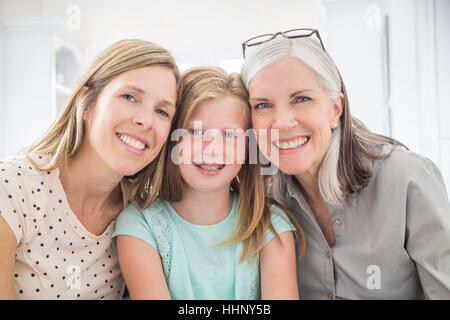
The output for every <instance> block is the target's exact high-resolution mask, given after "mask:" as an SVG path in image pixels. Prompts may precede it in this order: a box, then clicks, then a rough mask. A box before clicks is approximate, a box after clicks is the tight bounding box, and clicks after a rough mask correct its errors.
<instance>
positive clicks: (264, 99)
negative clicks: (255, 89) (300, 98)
mask: <svg viewBox="0 0 450 320" xmlns="http://www.w3.org/2000/svg"><path fill="white" fill-rule="evenodd" d="M305 91H312V89H302V90H298V91H295V92H294V93H292V94H291V96H290V98H291V99H292V98H293V97H295V96H296V95H298V94H301V93H304V92H305ZM249 100H255V101H264V102H266V101H269V100H268V99H266V98H250V99H249Z"/></svg>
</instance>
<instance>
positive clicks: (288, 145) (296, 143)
mask: <svg viewBox="0 0 450 320" xmlns="http://www.w3.org/2000/svg"><path fill="white" fill-rule="evenodd" d="M309 139H310V137H308V136H303V137H300V138H296V139H292V140H290V141H273V142H272V143H273V145H274V146H276V147H277V148H278V149H281V150H291V149H297V148H299V147H301V146H303V145H304V144H305V143H307V142H308V141H309Z"/></svg>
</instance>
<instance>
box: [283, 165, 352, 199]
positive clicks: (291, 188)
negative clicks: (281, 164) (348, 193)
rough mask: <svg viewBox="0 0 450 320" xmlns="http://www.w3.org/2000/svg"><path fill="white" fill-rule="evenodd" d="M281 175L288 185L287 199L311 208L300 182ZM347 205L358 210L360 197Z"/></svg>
mask: <svg viewBox="0 0 450 320" xmlns="http://www.w3.org/2000/svg"><path fill="white" fill-rule="evenodd" d="M279 174H281V180H282V181H284V183H285V184H286V191H287V197H288V198H294V199H296V200H297V201H298V202H299V203H300V204H301V205H302V206H303V207H309V206H308V204H307V202H306V199H305V198H304V196H303V193H302V191H301V189H300V188H299V186H298V182H297V181H296V180H295V177H294V176H291V175H287V174H284V173H282V172H280V173H279ZM347 203H348V204H349V205H351V206H352V207H354V208H356V206H357V204H358V197H357V196H356V197H354V198H352V199H350V200H348V201H347Z"/></svg>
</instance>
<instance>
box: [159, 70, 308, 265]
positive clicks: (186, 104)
mask: <svg viewBox="0 0 450 320" xmlns="http://www.w3.org/2000/svg"><path fill="white" fill-rule="evenodd" d="M180 86H181V89H180V99H179V102H178V106H177V110H178V112H177V115H176V116H175V119H174V121H173V123H172V130H171V132H173V131H174V130H175V129H178V128H186V126H187V123H188V122H189V120H190V117H191V115H192V113H193V111H194V110H195V108H196V107H197V106H198V105H199V104H200V103H202V102H205V101H208V100H210V99H217V98H222V97H232V98H233V99H235V101H237V102H238V103H239V104H240V106H241V107H242V111H243V114H244V119H245V121H246V126H247V128H249V127H250V126H251V116H250V106H249V103H248V93H247V90H246V89H245V86H244V83H243V82H242V79H241V77H240V76H239V74H237V73H231V74H227V73H226V72H225V71H224V70H222V69H221V68H216V67H196V68H191V69H189V70H187V71H185V72H184V73H183V74H182V76H181V84H180ZM176 144H177V142H176V141H169V142H168V152H167V153H166V164H165V166H164V175H163V182H162V185H161V191H160V195H159V197H160V198H161V199H162V200H166V201H172V202H177V201H180V200H181V199H182V197H183V181H182V178H181V173H180V170H179V167H178V166H177V165H176V164H175V163H173V161H172V159H171V154H172V150H173V149H174V148H175V146H176ZM247 157H248V155H247ZM246 161H248V159H246ZM260 172H261V165H260V164H259V163H257V164H248V162H247V163H244V164H243V165H242V168H241V170H240V171H239V173H238V176H237V177H236V178H234V179H233V181H232V182H231V189H232V190H233V191H234V192H237V193H238V194H239V200H238V204H237V208H236V212H237V214H236V218H237V219H238V220H237V224H236V227H235V229H234V232H233V234H232V236H231V237H230V238H229V239H227V240H225V241H223V242H222V243H220V244H218V246H219V245H223V244H226V243H231V244H233V243H238V242H244V250H243V253H242V257H241V259H240V262H242V261H244V260H245V259H246V258H247V257H249V256H251V257H252V260H253V261H255V259H256V258H257V257H258V253H259V251H260V250H261V248H262V247H263V246H264V242H265V235H266V231H267V229H270V230H271V231H272V232H273V234H274V235H275V236H276V238H277V239H278V240H279V236H278V235H277V233H276V231H275V229H274V227H273V225H272V223H271V220H270V210H269V206H268V204H267V203H266V198H265V195H264V182H263V177H262V175H261V174H260ZM283 209H285V208H283ZM285 211H286V213H287V214H288V215H290V217H291V220H292V222H293V223H294V224H295V226H296V227H297V232H298V234H299V237H300V246H299V247H298V248H299V249H300V251H301V252H303V249H304V238H303V236H302V235H303V234H302V231H301V228H300V226H299V225H298V223H297V222H296V220H295V218H294V217H293V216H292V214H291V213H290V212H289V211H288V210H287V209H286V210H285Z"/></svg>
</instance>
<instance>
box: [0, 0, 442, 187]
mask: <svg viewBox="0 0 450 320" xmlns="http://www.w3.org/2000/svg"><path fill="white" fill-rule="evenodd" d="M301 27H309V28H317V29H319V31H320V33H321V36H322V39H323V41H324V45H325V47H326V49H327V50H328V51H329V52H330V54H331V56H332V57H333V59H334V60H335V62H336V64H337V66H338V68H339V69H340V71H341V73H342V76H343V78H344V81H345V83H346V86H347V89H348V94H349V99H350V109H351V111H352V114H353V115H354V116H356V117H357V118H359V119H360V120H362V121H363V122H364V123H365V124H366V125H367V126H368V127H369V129H371V130H372V131H375V132H377V133H381V134H385V135H388V136H391V137H393V138H395V139H398V140H400V141H401V142H403V143H404V144H406V145H407V146H408V147H409V148H410V149H411V150H412V151H414V152H417V153H420V154H422V155H424V156H426V157H428V158H430V159H432V160H433V161H434V162H435V163H436V164H437V165H438V167H439V168H440V170H441V172H442V174H443V177H444V180H445V183H446V185H447V190H449V187H450V77H449V76H450V61H449V60H450V59H449V57H450V0H278V1H269V0H227V1H221V0H220V1H215V0H189V1H181V0H145V1H144V0H126V1H125V0H95V1H93V0H0V158H5V157H9V156H12V155H14V154H16V153H17V152H18V151H19V150H20V149H22V148H24V147H27V146H29V145H30V144H31V143H33V142H34V141H36V140H37V138H38V137H40V136H41V135H42V134H43V133H44V131H45V130H46V129H47V128H48V126H49V125H50V124H51V122H52V121H53V120H54V119H55V117H56V115H57V113H58V111H59V110H60V108H61V107H62V106H63V104H64V102H65V100H66V99H67V98H68V96H69V95H70V92H71V90H72V88H73V87H74V85H75V83H76V81H77V79H78V77H79V76H80V75H81V74H82V73H83V72H84V70H85V69H86V67H87V66H88V65H89V63H90V62H91V61H92V60H93V58H94V57H95V55H96V54H98V53H99V52H100V51H101V50H103V49H104V48H105V47H106V46H108V45H110V44H112V43H113V42H116V41H118V40H121V39H124V38H140V39H144V40H149V41H152V42H155V43H157V44H160V45H162V46H163V47H165V48H167V49H168V50H169V51H171V53H172V54H173V55H174V57H175V58H176V60H177V62H178V64H179V66H180V69H182V70H184V69H186V68H189V67H192V66H199V65H215V66H220V67H223V68H224V69H226V70H227V71H239V70H240V66H241V63H242V52H241V43H242V42H243V41H245V40H247V39H248V38H251V37H253V36H256V35H260V34H263V33H273V32H276V31H285V30H289V29H294V28H301Z"/></svg>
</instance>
